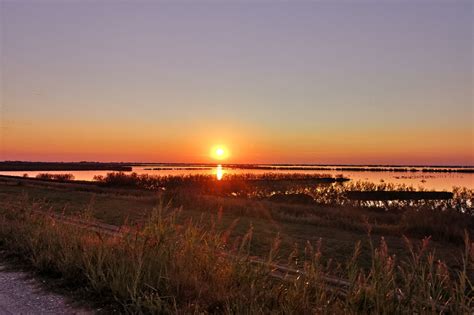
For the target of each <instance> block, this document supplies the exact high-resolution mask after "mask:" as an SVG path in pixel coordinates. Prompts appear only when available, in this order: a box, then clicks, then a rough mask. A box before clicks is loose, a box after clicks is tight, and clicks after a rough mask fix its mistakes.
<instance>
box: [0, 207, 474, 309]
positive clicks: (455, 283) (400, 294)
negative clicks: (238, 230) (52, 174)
mask: <svg viewBox="0 0 474 315" xmlns="http://www.w3.org/2000/svg"><path fill="white" fill-rule="evenodd" d="M36 210H38V209H37V205H35V204H34V203H31V202H29V201H28V200H26V199H25V200H24V201H21V202H19V203H18V204H17V205H16V206H11V207H3V208H2V209H1V212H0V214H1V221H0V223H1V224H0V236H1V246H2V247H3V248H4V249H7V250H9V251H11V252H13V253H15V254H17V255H18V256H20V257H22V258H23V259H25V260H27V261H29V262H30V263H31V264H32V265H33V266H34V267H35V268H37V269H38V270H40V271H42V272H46V273H53V274H55V275H59V276H61V277H63V278H64V280H65V281H68V282H70V283H74V284H75V285H78V286H85V287H88V288H89V289H90V290H92V291H93V292H95V293H96V294H97V296H98V298H99V299H109V300H113V301H115V303H118V304H120V305H121V306H122V307H123V310H124V311H127V312H146V313H228V314H234V313H239V314H240V313H248V314H259V313H276V314H311V313H328V314H333V313H351V314H394V313H418V314H426V313H430V314H431V313H455V314H461V313H470V312H472V309H473V307H474V304H473V286H472V282H471V281H472V278H469V272H472V268H473V263H474V244H472V243H471V241H470V240H469V237H468V235H467V234H466V236H465V245H466V246H465V252H464V254H463V255H462V256H461V255H460V257H459V258H460V259H462V264H461V268H459V269H458V270H449V269H448V267H447V266H446V264H444V263H443V262H441V261H439V260H437V259H436V258H435V256H434V253H432V252H430V250H429V248H430V247H429V241H428V239H425V240H423V241H422V242H421V244H420V245H415V244H412V243H411V242H410V241H408V240H407V241H406V243H407V244H406V246H407V250H408V252H409V253H410V255H409V257H408V258H406V259H399V258H398V257H395V256H394V255H392V254H390V252H389V249H388V248H387V245H386V243H385V241H384V239H383V238H382V239H381V240H380V244H379V245H378V246H375V245H374V244H372V243H370V246H371V265H370V268H368V269H363V268H361V267H360V265H359V254H360V244H355V250H354V255H353V257H352V258H350V259H349V260H348V261H347V262H346V263H345V264H342V265H336V264H334V263H331V262H330V260H329V262H327V263H323V259H322V253H321V242H316V243H313V244H311V243H309V242H308V243H307V245H306V246H305V247H304V248H303V249H302V250H299V249H298V248H297V247H295V248H294V250H293V252H292V253H291V254H290V255H289V257H288V259H287V262H288V266H289V267H293V268H298V269H300V270H303V271H304V273H302V274H301V275H300V276H299V277H294V276H292V275H281V277H280V278H275V276H274V273H273V272H272V268H271V267H269V266H268V265H267V264H260V265H255V264H253V263H251V259H250V257H249V252H250V248H251V246H252V235H253V231H252V229H250V230H249V231H248V232H247V233H246V234H245V235H244V236H243V238H241V239H240V240H239V241H238V242H231V241H230V238H229V234H230V233H231V232H232V230H231V229H221V228H219V225H220V224H222V223H221V222H220V219H219V217H217V218H216V219H215V221H213V222H214V223H213V224H211V225H210V226H209V225H205V226H201V225H200V224H196V223H193V222H191V221H188V222H186V223H184V224H178V221H177V216H179V211H178V212H176V211H173V210H172V209H170V208H169V207H167V206H164V205H163V204H161V205H160V206H159V207H157V208H155V209H154V211H152V213H151V214H150V216H149V217H148V220H147V221H146V222H145V223H144V224H143V226H140V227H136V228H133V229H132V228H130V227H125V226H124V227H123V228H122V231H123V236H121V237H119V236H110V235H107V234H104V233H98V232H91V231H88V230H84V229H80V228H78V227H76V226H73V225H68V224H63V223H62V222H60V221H57V220H54V219H52V218H50V217H47V216H44V215H42V214H38V212H36ZM87 217H89V214H88V213H85V214H83V215H82V218H83V219H84V218H86V219H87ZM366 228H367V232H368V233H369V236H370V233H371V232H372V231H371V227H370V225H366ZM369 239H371V238H370V237H369ZM280 241H281V240H280V239H279V238H278V237H277V238H276V239H275V241H274V242H273V245H272V246H271V250H270V252H269V253H268V255H267V262H268V263H272V262H273V261H274V260H275V259H276V257H277V256H278V251H279V247H280ZM223 253H233V254H234V255H232V256H229V255H224V254H223ZM325 274H332V275H336V276H338V277H341V278H345V279H347V280H348V281H349V283H350V285H349V286H348V287H347V288H345V289H344V290H342V289H337V288H334V287H329V286H328V284H327V283H326V282H325V281H324V279H323V275H325Z"/></svg>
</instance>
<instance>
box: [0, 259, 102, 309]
mask: <svg viewBox="0 0 474 315" xmlns="http://www.w3.org/2000/svg"><path fill="white" fill-rule="evenodd" d="M0 314H93V312H92V311H90V310H86V309H80V308H76V307H73V306H71V305H69V304H68V303H67V301H66V298H65V297H63V296H61V295H59V294H55V293H51V292H47V291H45V290H44V289H43V288H42V287H41V284H40V283H39V282H38V280H36V279H34V278H31V277H30V276H28V274H26V273H24V272H18V271H10V270H8V269H6V268H5V266H4V265H2V264H1V263H0Z"/></svg>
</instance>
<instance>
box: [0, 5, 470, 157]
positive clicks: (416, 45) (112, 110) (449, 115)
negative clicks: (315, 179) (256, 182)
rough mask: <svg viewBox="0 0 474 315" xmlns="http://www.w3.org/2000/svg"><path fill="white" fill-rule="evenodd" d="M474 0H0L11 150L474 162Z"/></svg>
mask: <svg viewBox="0 0 474 315" xmlns="http://www.w3.org/2000/svg"><path fill="white" fill-rule="evenodd" d="M473 29H474V1H471V0H467V1H456V0H453V1H448V0H446V1H436V0H433V1H430V0H414V1H403V0H399V1H396V0H393V1H392V0H382V1H362V0H361V1H358V0H354V1H349V0H339V1H338V0H336V1H250V0H247V1H244V0H242V1H179V0H178V1H146V2H145V1H105V0H104V1H100V0H95V1H92V0H84V1H74V0H71V1H41V0H36V1H21V0H20V1H8V0H0V75H1V77H0V79H1V81H0V93H1V95H0V97H1V98H0V101H1V108H0V115H1V117H0V123H1V126H0V127H1V128H0V132H1V134H0V160H29V161H83V160H87V161H136V162H139V161H142V162H145V161H147V162H212V161H213V159H212V155H211V154H210V150H211V149H212V148H215V147H216V146H222V147H224V148H225V150H226V156H227V157H228V159H227V160H226V162H229V163H318V164H405V165H406V164H411V165H413V164H416V165H422V164H424V165H474V103H473V99H474V92H473V86H474V84H473V83H474V82H473V73H474V57H473V56H474V52H473V49H474V36H473V32H474V31H473Z"/></svg>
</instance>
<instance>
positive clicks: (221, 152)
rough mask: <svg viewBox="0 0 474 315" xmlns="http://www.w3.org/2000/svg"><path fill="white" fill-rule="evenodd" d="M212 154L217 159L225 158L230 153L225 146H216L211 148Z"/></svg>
mask: <svg viewBox="0 0 474 315" xmlns="http://www.w3.org/2000/svg"><path fill="white" fill-rule="evenodd" d="M211 155H212V157H213V158H214V159H216V160H224V159H226V158H227V157H228V156H229V153H228V151H227V149H225V148H224V147H222V146H215V147H213V148H212V150H211Z"/></svg>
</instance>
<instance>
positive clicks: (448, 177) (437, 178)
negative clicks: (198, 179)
mask: <svg viewBox="0 0 474 315" xmlns="http://www.w3.org/2000/svg"><path fill="white" fill-rule="evenodd" d="M153 167H162V168H167V169H161V170H150V169H149V168H153ZM110 172H111V171H103V170H100V171H34V172H33V171H30V172H24V171H11V172H0V175H14V176H23V174H28V177H35V176H36V175H38V174H39V173H50V174H65V173H69V174H73V175H74V177H75V179H76V180H86V181H91V180H93V178H94V176H96V175H106V174H107V173H110ZM133 172H136V173H138V174H149V175H160V176H166V175H195V174H208V175H214V176H216V177H217V178H218V179H221V178H222V177H223V176H225V174H245V173H253V174H262V173H299V174H302V173H303V174H327V175H331V176H335V175H340V174H342V175H343V176H344V177H348V178H350V179H351V180H352V181H359V180H360V181H368V182H372V183H381V182H382V181H383V182H385V183H393V184H405V185H409V186H413V187H416V188H418V187H422V188H425V189H429V190H447V191H451V190H452V188H453V187H454V186H460V187H467V188H469V189H474V173H426V172H425V173H423V172H387V171H340V170H331V169H327V170H285V169H278V170H262V169H241V168H226V167H222V166H216V167H192V168H190V167H189V166H173V167H172V168H171V167H169V166H164V165H156V164H155V165H148V166H147V165H143V166H137V167H133Z"/></svg>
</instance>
